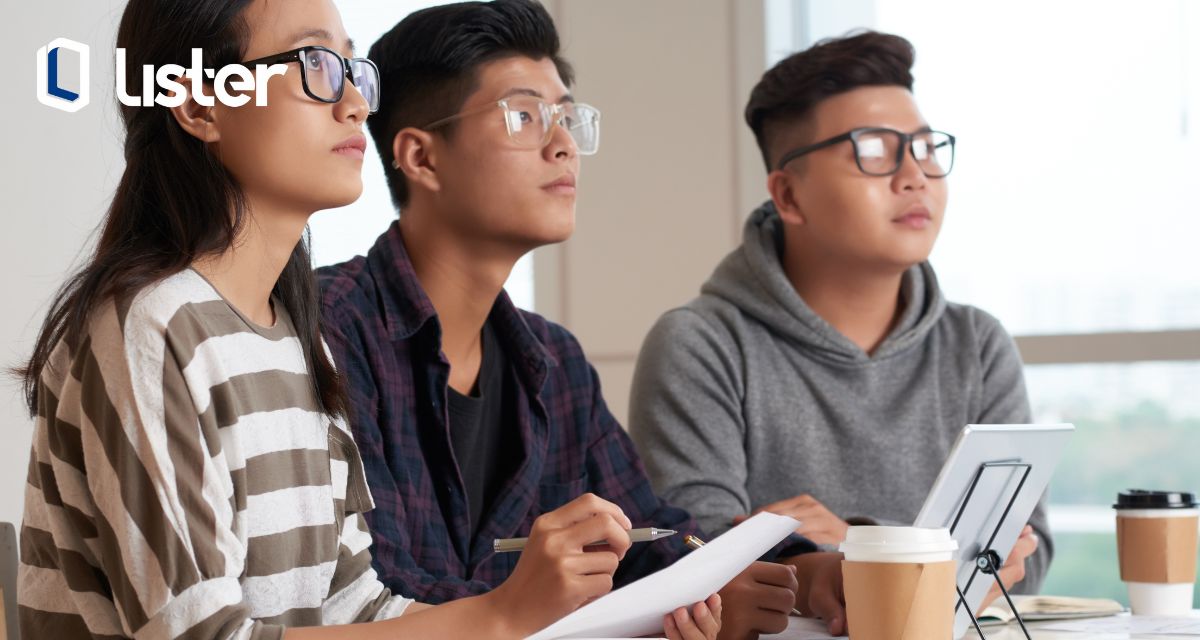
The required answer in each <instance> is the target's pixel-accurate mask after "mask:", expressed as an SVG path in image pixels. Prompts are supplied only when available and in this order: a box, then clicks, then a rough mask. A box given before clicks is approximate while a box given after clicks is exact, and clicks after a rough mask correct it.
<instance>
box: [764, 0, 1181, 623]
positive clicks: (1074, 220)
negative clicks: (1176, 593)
mask: <svg viewBox="0 0 1200 640" xmlns="http://www.w3.org/2000/svg"><path fill="white" fill-rule="evenodd" d="M789 15H790V18H789ZM772 16H774V17H775V18H776V19H778V20H781V21H786V22H787V24H788V25H790V28H789V27H787V26H784V27H781V26H779V25H778V24H777V23H775V22H774V21H773V20H772ZM768 24H769V25H773V26H771V27H769V28H768V43H767V51H768V58H769V61H770V63H772V64H773V63H774V62H775V61H776V60H778V59H779V58H780V57H782V56H783V55H786V54H787V53H789V52H791V51H794V50H797V49H801V48H804V47H805V46H808V45H809V44H811V43H812V42H815V41H816V40H819V39H820V38H824V37H829V36H835V35H841V34H843V33H845V32H847V31H848V30H850V29H852V28H855V27H870V28H874V29H878V30H881V31H887V32H891V33H896V34H899V35H902V36H904V37H906V38H908V39H909V40H910V41H912V42H913V44H914V45H915V46H916V49H917V62H916V67H915V69H914V72H913V73H914V77H915V79H916V84H915V87H914V92H915V94H916V96H917V99H918V102H919V104H920V106H921V108H922V109H923V112H924V115H925V116H926V118H927V119H928V120H929V122H930V123H931V124H933V126H935V127H937V128H939V129H942V130H945V131H949V132H951V133H954V134H955V135H956V136H958V140H959V145H958V147H959V148H958V157H957V160H956V163H955V169H954V175H952V176H951V177H950V204H949V207H948V209H947V217H946V222H945V225H944V228H943V231H942V235H941V238H940V239H939V241H938V245H937V248H936V249H935V250H934V253H933V256H932V258H931V261H932V263H933V264H934V266H935V268H936V269H937V272H938V275H939V278H940V280H941V283H942V286H943V288H944V289H945V291H946V295H947V297H949V298H950V299H951V300H955V301H957V302H964V303H969V304H973V305H976V306H979V307H981V308H983V309H985V310H987V311H989V312H991V313H992V314H994V315H996V316H997V317H998V318H1000V320H1001V321H1002V322H1003V323H1004V325H1005V326H1006V327H1007V328H1008V330H1009V331H1010V332H1011V333H1013V334H1014V335H1016V336H1017V339H1018V342H1019V343H1020V344H1021V347H1022V354H1023V355H1024V356H1025V358H1026V361H1027V363H1029V366H1028V367H1027V370H1026V376H1027V383H1028V386H1029V391H1030V397H1031V401H1032V403H1033V406H1034V417H1035V419H1036V420H1039V421H1065V422H1073V423H1075V425H1076V427H1077V428H1078V431H1077V433H1076V435H1075V439H1074V442H1073V443H1072V446H1071V449H1070V450H1069V453H1068V454H1067V456H1066V457H1065V459H1064V460H1063V461H1062V463H1061V465H1060V466H1059V468H1058V470H1057V472H1056V475H1055V478H1054V480H1053V482H1052V484H1051V492H1050V500H1051V510H1050V519H1051V525H1052V527H1053V529H1054V532H1055V540H1056V543H1057V557H1056V560H1055V562H1054V565H1053V567H1052V568H1051V571H1050V574H1049V576H1048V579H1047V582H1046V585H1045V588H1044V590H1045V591H1046V592H1047V593H1057V594H1066V595H1080V596H1097V597H1112V598H1115V599H1118V600H1121V601H1125V599H1126V596H1125V590H1124V587H1123V585H1121V583H1120V579H1119V577H1118V571H1117V562H1116V543H1115V534H1114V531H1115V525H1114V514H1113V512H1112V508H1111V505H1112V503H1113V502H1114V500H1115V497H1116V492H1117V491H1119V490H1121V489H1126V488H1159V489H1178V490H1191V491H1200V477H1198V476H1197V475H1196V473H1195V468H1196V464H1195V462H1194V460H1192V459H1191V457H1190V455H1189V454H1190V453H1191V452H1195V451H1197V450H1200V394H1197V393H1196V390H1197V389H1200V278H1198V277H1197V276H1198V274H1200V268H1198V264H1197V262H1196V259H1195V257H1194V255H1195V253H1194V247H1195V242H1196V239H1197V238H1200V206H1197V204H1196V200H1195V197H1194V195H1193V194H1191V193H1190V191H1191V189H1190V188H1191V186H1192V185H1194V184H1195V182H1196V179H1195V176H1197V175H1200V135H1198V134H1200V132H1198V131H1197V128H1200V45H1198V44H1197V43H1198V42H1200V5H1196V4H1195V3H1191V2H1187V1H1186V0H1176V1H1174V2H1160V3H1149V4H1148V3H1135V2H1131V1H1128V0H1102V1H1095V0H1088V1H1082V0H1072V1H1066V2H1056V3H1045V2H1037V1H1035V0H1014V1H1013V2H1009V3H1007V4H1005V6H1004V9H1003V10H1002V11H998V10H996V8H995V7H992V6H984V5H978V4H972V3H962V2H954V1H953V0H923V1H922V2H911V1H907V0H851V1H850V2H844V3H842V2H839V3H836V4H834V3H811V2H805V1H803V0H769V1H768ZM1164 331H1165V332H1166V333H1162V332H1164ZM1162 359H1167V360H1176V361H1177V362H1152V361H1153V360H1162ZM1189 359H1190V360H1189ZM1066 363H1071V364H1066ZM1197 606H1200V598H1198V599H1197Z"/></svg>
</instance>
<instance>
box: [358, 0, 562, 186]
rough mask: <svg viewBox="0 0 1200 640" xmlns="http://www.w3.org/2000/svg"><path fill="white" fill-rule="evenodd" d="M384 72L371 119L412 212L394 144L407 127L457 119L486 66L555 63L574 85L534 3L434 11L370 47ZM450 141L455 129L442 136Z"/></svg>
mask: <svg viewBox="0 0 1200 640" xmlns="http://www.w3.org/2000/svg"><path fill="white" fill-rule="evenodd" d="M367 55H368V57H369V58H370V59H371V60H372V61H373V62H374V63H375V64H376V65H377V66H378V67H379V76H380V84H381V87H380V88H381V91H380V93H381V95H380V101H379V110H378V111H377V112H376V113H375V114H373V115H372V116H371V117H370V118H368V119H367V127H368V128H369V129H370V131H371V137H372V138H373V139H374V140H375V149H376V150H378V151H379V157H380V159H381V160H382V161H383V164H384V174H386V175H387V181H388V188H389V189H390V190H391V192H392V202H393V203H395V205H396V208H398V209H399V208H402V207H404V206H405V205H407V204H408V199H409V190H408V181H407V180H405V178H404V174H403V173H402V172H400V171H397V170H394V169H392V167H391V164H392V160H393V158H392V140H393V139H394V138H395V137H396V134H397V133H398V132H399V131H400V130H401V129H404V128H406V127H423V126H425V125H427V124H429V123H431V122H434V121H436V120H440V119H441V118H445V117H447V116H451V115H454V114H455V113H458V111H459V110H461V109H462V105H463V103H464V102H466V100H467V98H469V97H470V96H471V94H472V93H473V92H474V91H475V90H476V89H477V88H478V81H479V78H478V70H479V67H480V66H481V65H483V64H485V63H488V62H492V61H494V60H499V59H501V58H507V57H511V56H525V57H528V58H532V59H534V60H543V59H546V58H549V59H551V60H553V61H554V66H555V68H557V69H558V75H559V77H560V78H561V79H562V81H563V84H565V85H567V86H568V87H569V86H571V84H572V83H573V82H574V80H575V73H574V71H573V70H572V68H571V65H570V63H568V62H567V61H566V60H564V59H563V58H562V57H561V56H560V55H559V40H558V31H557V30H556V29H555V28H554V21H553V20H552V19H551V18H550V14H549V13H548V12H547V11H546V9H545V7H543V6H542V5H541V4H539V3H538V2H536V1H534V0H495V1H494V2H462V3H457V4H447V5H441V6H437V7H430V8H428V9H423V10H421V11H417V12H415V13H412V14H410V15H409V16H408V17H406V18H404V19H403V20H401V21H400V22H399V23H398V24H396V26H395V27H392V29H391V31H388V32H387V33H385V34H384V35H383V37H381V38H379V40H378V41H376V42H375V44H373V45H371V51H370V53H368V54H367ZM439 131H441V132H443V133H447V134H448V133H449V132H450V128H449V127H447V128H445V129H440V130H439Z"/></svg>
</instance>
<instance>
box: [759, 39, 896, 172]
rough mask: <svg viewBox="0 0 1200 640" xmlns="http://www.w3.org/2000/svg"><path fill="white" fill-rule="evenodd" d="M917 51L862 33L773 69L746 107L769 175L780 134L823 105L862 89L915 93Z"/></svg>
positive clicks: (823, 45) (831, 42)
mask: <svg viewBox="0 0 1200 640" xmlns="http://www.w3.org/2000/svg"><path fill="white" fill-rule="evenodd" d="M915 59H916V50H915V49H913V46H912V43H910V42H909V41H908V40H906V39H904V38H902V37H900V36H896V35H892V34H888V33H879V32H878V31H863V32H857V33H854V34H852V35H847V36H844V37H840V38H830V39H826V40H822V41H820V42H818V43H816V44H815V45H813V46H811V47H809V48H808V49H805V50H803V51H799V52H797V53H793V54H792V55H790V56H788V57H786V58H784V59H783V60H780V61H779V62H778V63H777V64H776V65H775V66H773V67H771V68H770V69H769V70H768V71H767V72H766V73H765V74H763V77H762V79H761V80H759V81H758V84H757V85H755V87H754V90H753V91H751V92H750V100H749V102H748V103H747V104H746V114H745V115H746V124H748V125H750V129H751V131H753V132H754V139H755V141H757V142H758V148H759V151H761V152H762V157H763V162H764V163H766V165H767V171H768V172H770V171H771V170H773V169H774V165H773V163H772V161H773V160H774V159H775V158H776V157H777V156H778V154H779V153H780V151H779V150H777V149H775V148H774V145H773V143H774V142H775V139H776V138H777V137H778V134H779V132H780V130H781V129H783V128H785V127H788V126H791V125H793V124H795V123H797V122H799V121H802V120H803V119H805V118H807V117H808V116H809V115H810V114H811V113H812V110H813V109H814V108H815V107H816V106H817V105H818V104H820V103H821V102H822V101H824V100H826V99H828V98H831V97H833V96H836V95H839V94H842V93H846V92H847V91H850V90H852V89H857V88H859V87H877V86H897V87H904V88H905V89H907V90H909V91H912V87H913V77H912V66H913V61H914V60H915Z"/></svg>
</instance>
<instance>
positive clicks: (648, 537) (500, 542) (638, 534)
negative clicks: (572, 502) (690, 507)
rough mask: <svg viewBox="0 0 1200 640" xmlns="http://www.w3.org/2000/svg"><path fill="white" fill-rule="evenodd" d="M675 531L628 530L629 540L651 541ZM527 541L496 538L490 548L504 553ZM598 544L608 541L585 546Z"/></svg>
mask: <svg viewBox="0 0 1200 640" xmlns="http://www.w3.org/2000/svg"><path fill="white" fill-rule="evenodd" d="M676 533H678V532H677V531H673V530H671V529H656V528H654V527H648V528H645V529H630V530H629V541H630V542H653V541H655V540H658V539H660V538H665V537H667V536H673V535H675V534H676ZM527 542H529V538H503V539H497V540H496V541H494V542H492V550H493V551H495V552H496V553H504V552H507V551H520V550H521V549H524V548H525V544H526V543H527ZM598 544H608V541H607V540H598V541H596V542H593V543H591V544H588V545H586V546H589V547H591V546H594V545H598Z"/></svg>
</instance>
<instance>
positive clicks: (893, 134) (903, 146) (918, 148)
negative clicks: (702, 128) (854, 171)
mask: <svg viewBox="0 0 1200 640" xmlns="http://www.w3.org/2000/svg"><path fill="white" fill-rule="evenodd" d="M847 140H849V141H850V142H851V143H853V144H854V162H855V163H856V164H858V169H859V171H862V172H863V173H865V174H867V175H869V176H890V175H892V174H894V173H896V172H897V171H899V170H900V165H901V163H903V162H904V152H905V151H906V150H907V151H908V152H909V153H911V154H912V157H913V160H916V161H917V166H918V167H920V168H921V172H922V173H924V174H925V176H926V177H928V178H945V177H946V176H947V175H950V170H951V169H953V168H954V136H952V135H950V134H948V133H946V132H944V131H930V130H927V131H917V132H916V133H901V132H899V131H896V130H895V129H885V128H882V127H863V128H860V129H853V130H850V131H847V132H846V133H843V134H842V135H840V136H834V137H832V138H830V139H828V140H822V141H821V142H818V143H816V144H810V145H808V146H807V147H801V148H799V149H794V150H792V151H789V152H787V153H785V154H783V157H782V158H780V160H779V163H778V164H777V165H776V166H775V168H776V169H777V170H781V169H783V168H784V167H785V166H787V164H788V163H789V162H791V161H792V160H795V159H796V158H799V157H800V156H803V155H806V154H809V153H812V152H813V151H818V150H820V149H824V148H826V147H832V146H833V145H835V144H838V143H841V142H845V141H847Z"/></svg>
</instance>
